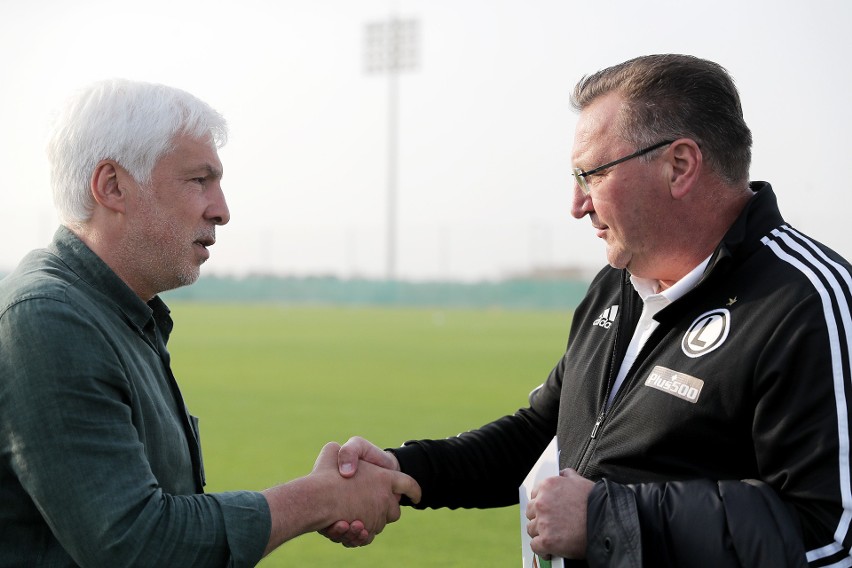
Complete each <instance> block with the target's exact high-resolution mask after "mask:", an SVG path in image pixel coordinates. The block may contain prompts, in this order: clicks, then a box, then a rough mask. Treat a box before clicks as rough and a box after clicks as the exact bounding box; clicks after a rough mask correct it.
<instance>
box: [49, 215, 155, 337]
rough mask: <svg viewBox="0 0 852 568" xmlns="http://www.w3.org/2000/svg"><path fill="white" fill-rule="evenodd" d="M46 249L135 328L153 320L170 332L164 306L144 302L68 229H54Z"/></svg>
mask: <svg viewBox="0 0 852 568" xmlns="http://www.w3.org/2000/svg"><path fill="white" fill-rule="evenodd" d="M49 250H50V252H52V253H53V254H55V255H57V256H58V257H59V258H61V259H62V261H63V262H64V263H65V264H66V265H68V267H69V268H70V269H71V270H72V271H73V272H74V274H76V275H77V277H78V278H80V280H82V281H83V282H85V283H86V284H87V285H89V286H90V287H91V288H93V289H95V290H97V291H98V292H100V293H101V294H102V295H103V296H104V297H105V299H106V300H107V301H109V302H110V303H111V305H112V306H113V308H114V309H116V310H118V311H119V312H121V313H122V314H124V315H125V316H126V318H127V319H128V320H129V321H130V322H131V323H132V324H133V325H134V326H136V328H137V329H139V330H143V329H144V328H145V326H146V324H147V323H148V322H149V321H150V320H151V319H152V317H153V318H154V320H155V321H156V323H157V324H158V325H159V327H160V328H161V330H163V331H164V332H166V335H168V332H169V331H171V317H170V316H169V310H168V307H167V306H166V304H165V303H164V302H163V301H162V300H161V299H160V298H159V297H158V296H155V297H154V298H153V299H151V300H150V301H149V302H148V303H145V302H144V301H143V300H142V299H141V298H140V297H139V296H137V295H136V293H135V292H134V291H133V290H132V289H131V288H130V287H129V286H128V285H127V284H126V283H125V282H124V281H123V280H122V279H121V278H119V276H118V275H117V274H116V273H115V272H113V270H112V269H111V268H110V267H109V265H107V263H105V262H104V261H103V260H102V259H101V257H99V256H98V255H97V254H95V252H94V251H92V249H90V248H89V247H88V246H86V243H84V242H83V241H82V240H80V238H79V237H78V236H77V235H75V234H74V232H73V231H71V229H69V228H68V227H65V226H60V227H59V229H57V231H56V234H55V235H54V236H53V242H52V243H51V244H50V247H49Z"/></svg>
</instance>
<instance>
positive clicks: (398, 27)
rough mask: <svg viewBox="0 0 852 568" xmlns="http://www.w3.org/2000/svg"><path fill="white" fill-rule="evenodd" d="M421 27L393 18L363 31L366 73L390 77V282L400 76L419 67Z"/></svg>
mask: <svg viewBox="0 0 852 568" xmlns="http://www.w3.org/2000/svg"><path fill="white" fill-rule="evenodd" d="M419 45H420V23H419V22H418V21H417V20H415V19H410V18H409V19H401V18H397V17H396V16H391V17H390V18H389V19H388V20H385V21H379V22H370V23H368V24H366V26H365V27H364V70H365V72H366V73H367V74H368V75H374V74H382V75H387V77H388V118H387V122H388V124H387V126H388V131H387V134H388V144H387V151H388V156H387V174H386V175H387V177H386V182H387V259H386V273H387V279H388V280H394V279H395V278H396V261H397V258H396V256H397V250H396V249H397V217H398V212H397V191H398V185H399V172H398V168H397V155H398V152H399V84H398V81H399V79H398V78H399V74H400V73H403V72H406V71H414V70H416V69H417V68H418V67H419V63H420V61H419V57H420V54H419Z"/></svg>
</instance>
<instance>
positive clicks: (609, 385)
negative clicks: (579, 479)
mask: <svg viewBox="0 0 852 568" xmlns="http://www.w3.org/2000/svg"><path fill="white" fill-rule="evenodd" d="M621 297H622V305H625V304H626V302H625V301H624V300H625V299H626V298H625V294H624V280H623V279H622V281H621ZM626 307H627V306H626V305H625V308H626ZM628 312H629V310H627V309H625V310H623V311H622V314H625V313H628ZM622 321H624V318H623V317H622V319H621V321H619V325H617V326H615V337H614V338H613V341H612V352H611V353H610V364H609V377H608V379H607V385H606V392H605V393H604V398H603V405H602V406H601V409H600V412H598V417H597V420H595V425H594V426H592V433H591V434H590V435H589V440H588V442H587V443H586V447H585V448H584V449H583V453H582V454H581V455H580V459H579V460H578V462H577V467H576V470H577V472H578V473H580V475H583V472H584V470H585V467H584V466H585V463H586V458H587V456H588V455H589V448H590V447H591V445H592V442H593V441H594V440H595V439H596V438H597V436H598V432H599V431H600V428H601V425H602V424H603V422H604V420H606V415H607V401H608V400H609V393H610V392H611V391H612V386H613V384H614V383H615V361H616V359H617V356H618V340H619V337H620V333H619V331H620V330H621V325H622V324H621V322H622Z"/></svg>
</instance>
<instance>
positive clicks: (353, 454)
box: [337, 436, 399, 477]
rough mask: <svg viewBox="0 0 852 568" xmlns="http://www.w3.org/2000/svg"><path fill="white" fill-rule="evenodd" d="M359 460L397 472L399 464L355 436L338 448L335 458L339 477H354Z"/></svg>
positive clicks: (383, 452)
mask: <svg viewBox="0 0 852 568" xmlns="http://www.w3.org/2000/svg"><path fill="white" fill-rule="evenodd" d="M359 460H364V461H366V462H370V463H371V464H373V465H377V466H379V467H383V468H385V469H392V470H394V471H399V464H398V463H397V461H396V458H394V457H392V456H391V455H390V454H389V453H387V452H385V451H384V450H382V449H381V448H379V447H377V446H375V445H373V444H371V443H370V442H368V441H367V440H365V439H364V438H360V437H358V436H355V437H353V438H350V439H349V441H348V442H346V443H345V444H343V446H341V448H340V452H339V454H338V456H337V466H338V470H339V471H340V475H342V476H343V477H352V476H353V475H355V472H356V471H358V461H359Z"/></svg>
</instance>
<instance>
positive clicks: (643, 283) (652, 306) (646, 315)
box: [606, 256, 710, 408]
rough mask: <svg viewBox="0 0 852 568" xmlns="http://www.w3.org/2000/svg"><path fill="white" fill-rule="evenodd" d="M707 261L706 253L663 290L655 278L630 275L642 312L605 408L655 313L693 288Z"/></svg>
mask: <svg viewBox="0 0 852 568" xmlns="http://www.w3.org/2000/svg"><path fill="white" fill-rule="evenodd" d="M709 263H710V257H709V256H708V257H707V258H706V259H704V261H703V262H702V263H700V264H699V265H698V266H696V267H695V268H693V269H692V270H691V271H690V272H689V274H687V275H686V276H684V277H683V278H681V279H680V280H678V281H677V282H675V283H674V285H673V286H672V287H671V288H669V289H668V290H663V291H662V292H657V289H658V286H659V281H658V280H651V279H648V278H637V277H636V276H632V275H631V276H630V283H631V284H633V288H634V289H635V290H636V292H637V293H638V294H639V297H640V298H642V303H643V304H644V305H643V306H642V316H641V317H640V318H639V323H637V324H636V330H635V331H634V332H633V338H632V339H631V340H630V345H628V346H627V353H626V354H625V355H624V361H622V362H621V368H620V369H619V370H618V375H616V377H615V383H614V384H613V385H612V390H611V391H610V393H609V399H608V400H607V403H606V405H607V408H609V406H610V405H611V404H612V400H613V399H614V398H615V395H616V393H617V392H618V389H620V388H621V383H623V382H624V377H626V376H627V372H628V371H629V370H630V367H632V366H633V362H634V361H636V356H637V355H639V352H640V351H641V350H642V347H643V346H644V345H645V342H646V341H647V340H648V338H649V337H650V336H651V333H653V331H654V330H655V329H657V326H658V325H660V322H658V321H657V320H655V319H654V316H655V315H657V312H659V311H660V310H662V309H663V308H665V307H666V306H668V305H669V304H671V303H672V302H674V301H675V300H677V299H678V298H680V297H681V296H683V295H684V294H686V293H687V292H689V291H690V290H692V289H693V288H695V285H696V284H698V281H699V280H700V279H701V275H702V274H704V270H705V269H706V268H707V265H708V264H709Z"/></svg>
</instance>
